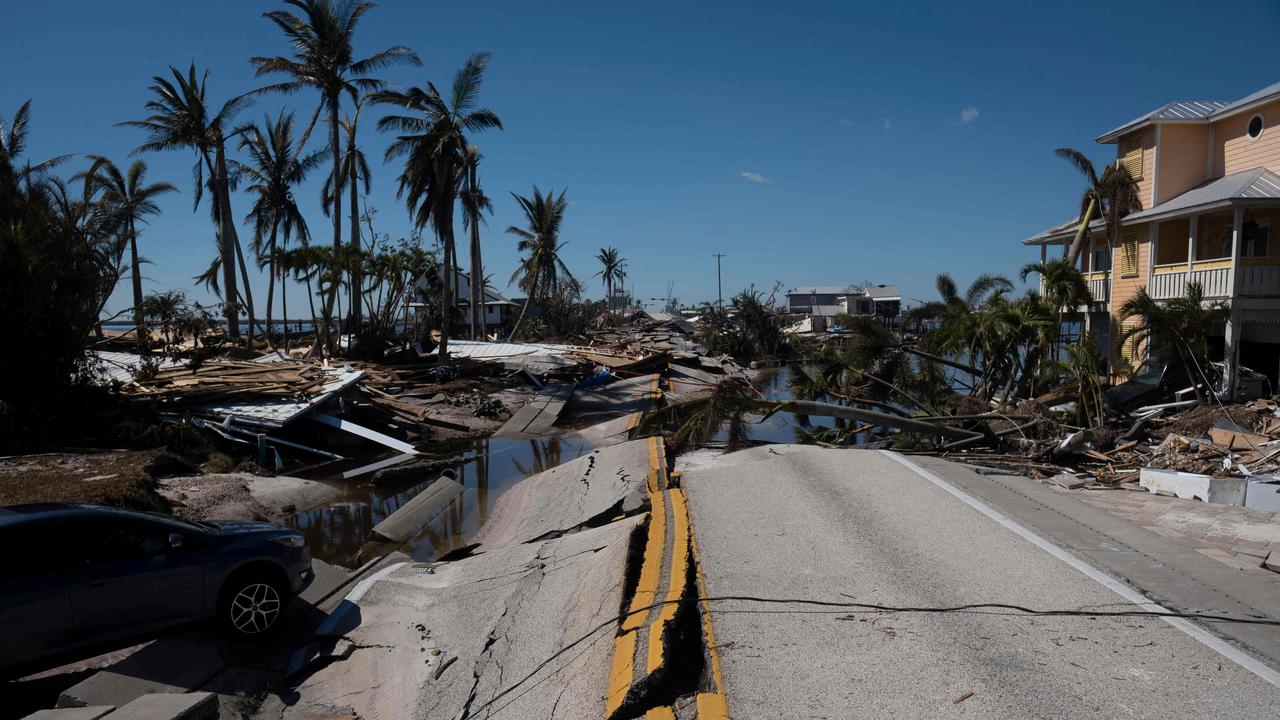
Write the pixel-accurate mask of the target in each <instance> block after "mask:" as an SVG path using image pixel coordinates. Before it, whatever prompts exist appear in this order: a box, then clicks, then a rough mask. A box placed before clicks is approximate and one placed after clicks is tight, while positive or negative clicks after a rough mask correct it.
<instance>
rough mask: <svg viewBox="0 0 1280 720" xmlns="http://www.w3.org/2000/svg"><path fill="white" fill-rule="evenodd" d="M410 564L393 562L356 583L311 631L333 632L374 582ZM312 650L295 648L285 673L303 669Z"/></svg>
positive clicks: (315, 635) (313, 633)
mask: <svg viewBox="0 0 1280 720" xmlns="http://www.w3.org/2000/svg"><path fill="white" fill-rule="evenodd" d="M408 564H409V563H407V562H398V563H392V564H390V565H388V566H386V567H384V568H382V569H381V570H379V571H378V572H376V573H374V574H372V575H370V576H369V577H367V578H365V579H363V580H361V581H360V582H358V583H356V586H355V587H353V588H351V592H349V593H347V596H346V597H344V598H343V599H342V601H341V602H339V603H338V606H337V607H335V608H334V609H333V612H331V613H329V615H328V617H326V618H325V619H324V622H322V623H320V624H319V625H318V626H317V627H316V629H315V630H313V631H312V632H311V635H312V637H325V636H327V635H329V634H331V633H332V632H333V630H334V628H336V627H338V621H339V620H341V619H342V618H343V616H344V615H346V614H347V613H348V612H350V611H351V608H353V607H355V606H356V603H357V602H359V601H360V598H362V597H364V594H365V593H367V592H369V588H371V587H373V584H374V583H376V582H378V581H379V580H381V579H382V578H384V577H386V576H388V575H390V574H391V573H393V572H395V571H396V570H399V569H400V568H402V567H404V566H405V565H408ZM357 572H358V571H357ZM311 650H312V646H311V644H307V645H303V646H302V647H300V648H298V649H297V650H294V651H293V655H292V656H291V657H290V658H289V667H288V670H286V671H285V675H286V676H288V675H292V674H294V673H296V672H298V671H299V670H301V669H302V667H303V665H306V663H307V658H308V657H309V656H310V654H311Z"/></svg>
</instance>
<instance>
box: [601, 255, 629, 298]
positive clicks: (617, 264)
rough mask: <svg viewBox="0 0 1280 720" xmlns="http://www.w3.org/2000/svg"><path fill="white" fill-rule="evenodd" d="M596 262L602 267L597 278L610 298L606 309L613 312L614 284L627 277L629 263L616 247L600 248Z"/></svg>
mask: <svg viewBox="0 0 1280 720" xmlns="http://www.w3.org/2000/svg"><path fill="white" fill-rule="evenodd" d="M596 260H599V261H600V266H601V267H600V271H599V272H597V273H596V274H595V277H598V278H600V279H601V282H603V283H604V288H605V293H606V294H607V296H608V302H607V304H606V307H607V308H609V309H610V310H613V284H614V283H615V282H618V281H619V280H621V279H622V278H624V277H626V275H627V261H626V260H625V259H624V258H623V257H622V253H620V252H618V249H617V248H615V247H607V248H600V252H598V253H596Z"/></svg>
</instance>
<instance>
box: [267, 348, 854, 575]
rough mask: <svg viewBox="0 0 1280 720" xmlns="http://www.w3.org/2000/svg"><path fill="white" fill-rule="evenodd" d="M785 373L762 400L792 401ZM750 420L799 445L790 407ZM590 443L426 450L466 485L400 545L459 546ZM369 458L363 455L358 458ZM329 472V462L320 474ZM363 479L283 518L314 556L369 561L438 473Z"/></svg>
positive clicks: (559, 440)
mask: <svg viewBox="0 0 1280 720" xmlns="http://www.w3.org/2000/svg"><path fill="white" fill-rule="evenodd" d="M789 379H790V371H789V370H788V369H787V368H785V367H782V368H775V369H769V370H765V371H762V372H761V373H760V374H759V375H757V379H756V381H755V386H756V388H757V389H758V390H759V391H760V392H761V394H763V395H764V396H765V397H766V398H769V399H774V400H790V399H793V398H794V397H795V396H794V395H793V394H792V393H791V390H790V388H789V387H788V381H789ZM754 420H756V421H757V422H753V423H752V424H751V426H750V435H751V437H752V439H754V440H756V441H759V442H770V443H797V442H803V441H804V440H805V428H804V427H803V426H801V425H800V423H798V422H797V420H796V418H795V416H794V415H792V414H791V413H784V412H779V413H775V414H774V415H772V416H770V417H769V418H768V419H765V420H761V419H760V418H754ZM810 423H811V425H810V430H812V429H815V428H821V427H831V426H832V424H833V421H832V420H831V419H830V418H819V417H815V418H811V420H810ZM594 448H595V445H594V444H593V443H592V442H590V441H588V440H586V439H585V438H583V437H581V436H580V435H577V434H576V433H573V432H571V431H570V432H564V433H562V434H558V435H550V436H547V437H542V438H537V439H534V440H499V439H492V438H487V439H479V440H471V441H466V442H464V443H462V444H460V445H459V446H458V447H457V448H456V449H454V450H452V451H451V452H443V451H441V452H428V453H424V455H423V458H425V459H438V458H439V459H449V460H452V461H453V462H454V464H453V470H454V473H455V474H456V479H457V480H458V482H460V483H462V485H463V487H464V488H466V490H465V492H464V493H463V494H462V495H461V496H460V497H459V498H458V499H457V500H456V501H454V502H453V503H452V504H451V505H450V506H449V508H448V509H446V510H445V511H444V512H442V513H440V514H439V515H437V516H436V517H435V518H433V519H432V520H431V522H430V523H428V524H427V525H426V527H424V528H422V530H421V532H419V533H418V535H417V537H415V538H413V539H412V540H410V541H409V542H408V543H406V544H405V545H404V546H403V547H401V548H400V550H401V551H403V552H405V553H407V554H409V555H410V556H411V557H413V558H414V559H415V560H418V561H422V562H426V561H430V560H432V559H434V558H436V557H438V556H439V555H441V554H443V553H446V552H449V551H450V550H454V549H456V548H458V547H461V546H463V545H465V544H466V543H467V542H468V541H469V539H470V538H471V537H472V536H474V535H475V533H476V531H478V530H479V529H480V526H481V525H483V524H484V523H485V521H486V520H488V518H489V513H490V512H491V511H492V510H493V505H494V503H495V502H497V500H498V498H499V497H500V496H501V495H502V493H504V492H505V491H506V490H507V489H508V488H510V487H511V486H512V485H514V484H516V483H517V482H519V481H521V480H523V479H524V478H527V477H529V476H530V475H534V474H537V473H540V472H542V471H544V470H549V469H551V468H553V467H556V466H557V465H560V464H562V463H565V462H569V461H570V460H573V459H575V458H578V457H581V456H582V455H585V454H586V453H588V452H590V451H591V450H592V449H594ZM371 461H372V459H370V458H365V459H363V460H362V461H361V462H362V463H363V462H371ZM332 470H333V468H332V467H327V468H326V470H325V472H332ZM303 476H304V477H305V476H306V475H305V474H304V475H303ZM369 477H370V476H365V477H363V478H357V479H355V480H349V481H344V482H330V483H329V484H331V485H333V486H334V487H336V488H338V489H339V491H340V494H339V496H338V497H336V498H334V499H333V500H332V501H331V502H329V503H328V504H327V505H325V506H322V507H318V508H315V509H312V510H308V511H306V512H302V513H298V514H297V515H295V516H293V517H292V518H289V519H288V520H287V521H286V523H287V524H288V525H290V526H292V527H294V528H296V529H297V530H299V531H300V532H302V533H303V534H304V535H306V536H307V540H308V541H309V542H310V544H311V552H312V554H313V555H314V556H315V557H317V558H319V559H321V560H325V561H326V562H331V563H336V564H339V565H345V566H348V567H352V566H355V565H357V564H359V563H360V562H361V561H363V560H366V559H368V558H369V556H370V554H371V553H377V552H379V551H380V552H385V551H386V550H387V549H389V548H388V546H380V547H373V546H368V547H366V544H367V539H368V537H369V532H370V531H371V530H372V529H373V527H374V526H375V525H377V524H378V523H379V522H382V520H383V519H385V518H386V517H387V516H388V515H390V514H391V513H393V512H395V511H396V510H397V509H399V508H400V506H401V505H403V504H404V503H406V502H408V501H409V500H410V499H412V498H413V497H414V496H415V495H417V494H418V493H419V492H421V491H422V490H423V489H425V488H426V487H427V485H429V484H431V483H432V482H433V481H435V479H436V478H437V477H439V473H438V471H437V472H434V473H424V474H423V475H422V477H421V478H419V479H418V480H417V481H416V482H413V483H409V484H405V483H401V484H398V485H395V486H384V487H379V486H374V485H369V484H362V483H361V480H363V481H364V482H366V483H367V482H368V478H369ZM362 549H363V552H362Z"/></svg>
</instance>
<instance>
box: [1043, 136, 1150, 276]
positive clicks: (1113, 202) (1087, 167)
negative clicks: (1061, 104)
mask: <svg viewBox="0 0 1280 720" xmlns="http://www.w3.org/2000/svg"><path fill="white" fill-rule="evenodd" d="M1053 154H1054V156H1056V157H1059V158H1062V159H1063V160H1066V161H1067V162H1068V163H1070V164H1071V166H1072V167H1074V168H1075V169H1077V170H1079V171H1080V174H1081V175H1084V177H1085V180H1086V181H1088V184H1087V185H1086V186H1085V189H1084V194H1083V195H1081V197H1080V228H1079V229H1078V230H1076V236H1075V238H1074V239H1073V240H1072V241H1071V248H1070V249H1069V250H1068V251H1067V258H1066V259H1067V263H1068V264H1070V265H1075V264H1076V259H1077V258H1079V257H1080V249H1081V248H1082V247H1084V241H1085V238H1086V237H1088V235H1089V223H1091V222H1093V220H1094V218H1098V217H1100V218H1102V221H1103V224H1104V227H1105V229H1106V236H1107V243H1108V244H1109V245H1114V244H1115V242H1116V238H1117V237H1119V234H1120V221H1121V220H1122V219H1123V218H1124V216H1125V215H1128V214H1129V213H1131V212H1137V211H1139V210H1141V209H1142V198H1141V196H1140V194H1139V192H1138V183H1137V182H1135V181H1134V179H1133V176H1132V175H1130V174H1129V170H1128V169H1126V168H1125V167H1124V166H1123V165H1108V166H1107V167H1106V168H1105V169H1104V170H1103V171H1102V176H1101V177H1099V176H1098V173H1097V171H1096V170H1094V168H1093V163H1092V162H1090V161H1089V158H1088V157H1086V156H1085V154H1084V153H1082V152H1080V151H1079V150H1073V149H1072V148H1058V149H1057V150H1054V151H1053Z"/></svg>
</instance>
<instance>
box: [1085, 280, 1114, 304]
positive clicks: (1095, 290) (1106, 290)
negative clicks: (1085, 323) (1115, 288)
mask: <svg viewBox="0 0 1280 720" xmlns="http://www.w3.org/2000/svg"><path fill="white" fill-rule="evenodd" d="M1089 295H1090V296H1091V297H1093V301H1094V302H1099V303H1105V302H1110V301H1111V280H1110V279H1108V278H1098V279H1096V280H1090V281H1089Z"/></svg>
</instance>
